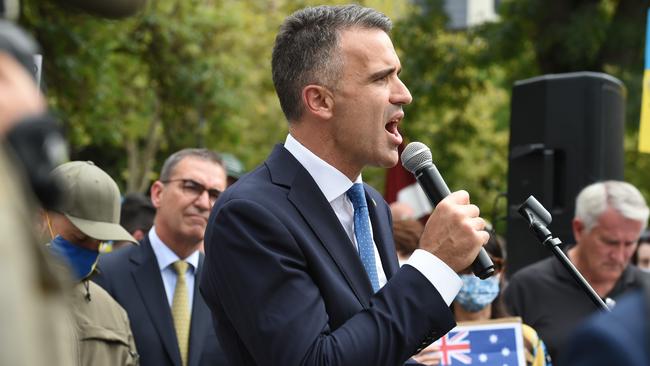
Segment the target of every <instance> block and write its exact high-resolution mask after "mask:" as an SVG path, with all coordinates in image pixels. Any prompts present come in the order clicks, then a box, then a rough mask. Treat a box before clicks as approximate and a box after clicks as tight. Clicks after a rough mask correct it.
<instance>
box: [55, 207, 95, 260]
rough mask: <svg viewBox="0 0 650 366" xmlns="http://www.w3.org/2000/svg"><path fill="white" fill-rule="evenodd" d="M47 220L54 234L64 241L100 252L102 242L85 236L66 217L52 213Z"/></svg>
mask: <svg viewBox="0 0 650 366" xmlns="http://www.w3.org/2000/svg"><path fill="white" fill-rule="evenodd" d="M45 219H46V220H49V221H50V225H51V228H52V234H54V235H61V237H63V239H65V240H67V241H69V242H70V243H73V244H75V245H77V246H80V247H82V248H86V249H88V250H94V251H98V250H99V245H100V244H101V240H97V239H94V238H91V237H90V236H88V235H86V234H84V233H83V232H82V231H81V230H79V229H77V227H76V226H74V224H73V223H72V222H71V221H70V220H69V219H68V218H67V217H65V215H62V214H59V213H56V212H52V211H50V212H48V214H47V217H46V218H45ZM46 225H47V223H46ZM53 239H54V238H53Z"/></svg>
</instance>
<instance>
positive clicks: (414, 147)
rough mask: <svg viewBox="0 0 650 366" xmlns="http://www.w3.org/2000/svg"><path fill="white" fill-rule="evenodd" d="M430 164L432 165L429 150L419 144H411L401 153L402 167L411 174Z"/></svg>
mask: <svg viewBox="0 0 650 366" xmlns="http://www.w3.org/2000/svg"><path fill="white" fill-rule="evenodd" d="M430 164H433V161H432V159H431V150H429V148H428V147H427V145H425V144H423V143H421V142H411V143H410V144H408V145H406V147H405V148H404V151H402V166H404V168H405V169H406V170H408V171H409V172H411V173H413V174H415V172H417V171H418V170H420V169H421V168H423V167H424V166H427V165H430Z"/></svg>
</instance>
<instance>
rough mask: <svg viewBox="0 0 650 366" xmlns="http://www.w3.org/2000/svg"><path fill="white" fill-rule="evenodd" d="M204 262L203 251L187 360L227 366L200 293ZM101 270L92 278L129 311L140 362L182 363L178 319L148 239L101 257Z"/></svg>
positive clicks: (193, 364)
mask: <svg viewBox="0 0 650 366" xmlns="http://www.w3.org/2000/svg"><path fill="white" fill-rule="evenodd" d="M203 262H204V257H203V255H201V256H200V258H199V267H198V268H197V273H196V277H195V278H196V280H195V286H194V300H193V303H192V321H191V324H190V347H189V355H188V364H189V366H199V365H225V364H226V361H225V357H224V355H223V351H222V350H221V347H220V346H219V343H218V341H217V338H216V335H215V333H214V329H213V328H212V326H211V324H212V317H211V315H210V310H209V309H208V307H207V305H206V304H205V301H204V300H203V298H202V297H201V296H200V294H199V289H198V283H199V279H200V278H201V277H200V275H201V271H202V270H203ZM98 269H99V271H98V272H99V273H97V274H96V275H95V276H94V277H93V281H95V282H96V283H97V284H99V285H100V286H102V287H103V288H104V289H106V291H107V292H108V293H109V294H111V296H113V298H115V300H117V302H119V303H120V305H122V307H123V308H124V309H125V310H126V312H127V313H128V315H129V320H130V322H131V330H132V331H133V336H134V338H135V344H136V347H137V349H138V353H139V354H140V365H142V366H167V365H169V366H172V365H173V366H181V355H180V351H179V350H178V342H177V340H176V331H175V330H174V321H173V319H172V315H171V309H170V308H169V305H168V302H167V295H166V294H165V287H164V285H163V281H162V277H161V275H160V269H159V267H158V261H157V260H156V256H155V255H154V252H153V249H151V244H150V243H149V237H148V236H145V239H144V240H143V241H142V242H141V243H140V245H139V246H135V245H133V246H128V247H125V248H122V249H120V250H117V251H116V252H114V253H109V254H104V255H100V260H99V264H98Z"/></svg>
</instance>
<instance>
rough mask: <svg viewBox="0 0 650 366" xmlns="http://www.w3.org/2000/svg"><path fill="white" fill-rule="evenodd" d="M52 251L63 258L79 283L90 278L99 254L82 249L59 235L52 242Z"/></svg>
mask: <svg viewBox="0 0 650 366" xmlns="http://www.w3.org/2000/svg"><path fill="white" fill-rule="evenodd" d="M51 248H52V251H53V252H54V253H56V254H58V255H60V256H61V257H63V258H64V259H65V260H66V262H67V263H68V264H69V265H70V267H71V269H72V274H73V275H74V276H75V279H76V280H77V281H81V280H83V279H84V278H86V277H88V275H90V273H91V272H92V271H93V269H94V268H95V263H97V257H98V256H99V252H97V251H94V250H90V249H86V248H82V247H80V246H77V245H74V244H72V243H71V242H69V241H67V240H65V239H63V238H62V237H61V236H60V235H57V236H56V237H55V238H54V239H53V240H52V245H51Z"/></svg>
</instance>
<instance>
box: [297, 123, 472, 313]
mask: <svg viewBox="0 0 650 366" xmlns="http://www.w3.org/2000/svg"><path fill="white" fill-rule="evenodd" d="M284 147H285V149H287V150H288V151H289V153H291V155H293V156H294V157H295V158H296V160H298V162H299V163H300V164H301V165H302V166H303V167H304V168H305V169H306V170H307V172H308V173H309V174H310V175H311V177H312V178H313V179H314V181H315V182H316V185H318V188H320V190H321V192H323V195H324V196H325V198H326V199H327V201H328V202H329V203H330V205H331V206H332V209H333V210H334V212H335V213H336V216H337V217H338V219H339V221H340V222H341V225H342V226H343V228H344V229H345V231H346V233H347V234H348V237H350V240H351V241H352V243H353V244H354V245H355V248H356V247H357V241H356V238H355V236H354V208H353V207H352V202H350V200H349V199H348V197H347V195H346V194H345V193H346V192H347V191H348V189H350V188H351V187H352V185H353V184H354V183H362V180H361V175H359V177H357V179H356V180H355V181H354V182H352V181H351V180H350V179H349V178H348V177H347V176H345V174H343V173H341V172H340V171H339V170H338V169H336V168H335V167H333V166H331V165H329V164H328V163H326V162H325V161H324V160H322V159H321V158H319V157H318V156H316V155H315V154H314V153H313V152H311V151H310V150H309V149H307V148H306V147H305V146H303V145H302V144H301V143H300V142H298V141H297V140H296V139H295V138H293V136H291V135H290V134H289V135H287V139H286V141H285V143H284ZM370 226H371V227H372V223H370ZM371 233H372V231H371ZM373 242H374V238H373ZM357 251H358V250H357ZM375 264H376V266H377V274H378V276H379V286H382V287H383V286H384V285H385V284H386V282H387V279H386V274H385V273H384V269H383V267H382V264H381V258H380V257H379V252H378V251H377V245H376V243H375ZM406 264H408V265H411V266H413V267H415V269H417V270H418V271H419V272H420V273H422V274H423V275H424V276H425V277H426V278H427V279H428V280H429V282H431V284H432V285H433V286H434V287H435V288H436V289H437V290H438V292H439V293H440V295H441V296H442V298H443V299H444V300H445V302H446V303H447V305H450V304H451V302H452V301H453V300H454V298H455V297H456V295H457V294H458V291H460V288H461V286H462V285H463V282H462V281H461V279H460V277H458V275H457V274H456V272H454V271H453V270H452V269H451V268H449V266H447V265H446V264H445V263H444V262H443V261H441V260H440V259H438V258H437V257H436V256H434V255H433V254H431V253H429V252H427V251H425V250H422V249H416V250H415V252H413V254H412V255H411V257H410V258H409V260H408V261H407V262H406Z"/></svg>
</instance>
